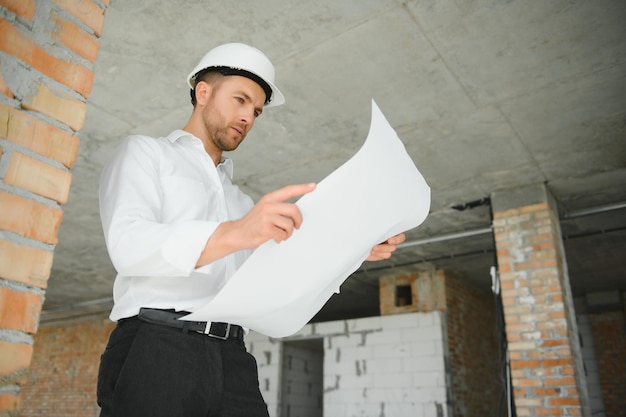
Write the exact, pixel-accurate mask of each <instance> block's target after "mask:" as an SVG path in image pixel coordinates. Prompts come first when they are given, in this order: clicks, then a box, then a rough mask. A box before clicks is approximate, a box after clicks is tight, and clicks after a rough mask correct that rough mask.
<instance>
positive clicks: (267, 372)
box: [247, 312, 448, 417]
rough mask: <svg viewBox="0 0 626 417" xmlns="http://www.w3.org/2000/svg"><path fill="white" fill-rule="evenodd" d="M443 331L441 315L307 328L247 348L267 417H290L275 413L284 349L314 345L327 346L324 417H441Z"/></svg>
mask: <svg viewBox="0 0 626 417" xmlns="http://www.w3.org/2000/svg"><path fill="white" fill-rule="evenodd" d="M443 325H444V324H443V316H442V313H439V312H431V313H411V314H401V315H390V316H381V317H370V318H362V319H353V320H339V321H333V322H326V323H316V324H309V325H307V326H305V327H304V328H303V329H302V330H301V331H300V332H298V333H297V334H296V335H294V336H292V337H290V338H286V339H282V340H272V339H270V338H268V337H266V336H263V335H260V334H258V333H254V332H251V333H250V334H249V335H248V336H247V344H248V349H249V350H250V352H251V353H252V354H253V355H254V356H255V357H256V358H257V362H258V365H259V380H260V384H261V391H262V393H263V395H264V397H265V400H266V401H267V403H268V408H269V411H270V415H271V416H272V417H278V416H281V417H287V416H283V415H281V414H280V413H279V410H280V409H281V387H279V386H278V385H279V381H281V375H282V373H283V364H282V363H281V362H282V359H281V358H282V356H283V343H282V342H284V341H290V340H304V339H316V338H323V343H324V345H323V346H324V349H323V354H324V360H323V367H324V369H323V375H324V395H323V398H324V412H323V415H324V416H326V417H350V416H376V417H378V416H385V417H394V416H412V417H446V416H447V415H448V413H447V405H446V386H445V381H446V374H445V366H444V351H443V330H442V326H443ZM289 417H296V416H295V415H293V414H292V415H291V416H289ZM299 417H307V416H305V415H301V416H299Z"/></svg>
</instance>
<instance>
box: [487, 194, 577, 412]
mask: <svg viewBox="0 0 626 417" xmlns="http://www.w3.org/2000/svg"><path fill="white" fill-rule="evenodd" d="M494 226H495V229H494V233H495V239H496V250H497V256H498V264H499V270H500V279H501V288H502V303H503V306H504V315H505V322H506V337H507V341H508V347H509V355H510V363H511V376H512V384H513V388H514V394H515V405H516V410H517V415H518V416H578V415H581V413H582V411H581V410H582V403H581V397H580V395H579V394H580V393H579V390H580V389H581V387H580V386H579V385H578V384H577V377H579V378H580V377H581V375H576V373H577V366H576V362H575V359H576V356H575V353H574V350H575V349H578V350H579V345H578V346H576V344H575V343H574V342H573V341H574V340H577V339H576V338H577V333H576V331H575V329H574V328H573V327H572V322H571V321H570V320H568V316H567V314H566V307H567V305H566V303H565V301H564V295H565V294H567V291H568V287H569V285H568V284H567V282H564V271H563V266H562V263H563V257H564V255H563V253H562V251H561V245H560V244H559V243H558V242H560V232H559V230H558V221H557V220H556V219H555V216H554V214H552V210H551V208H550V206H549V205H548V204H547V203H538V204H533V205H529V206H524V207H521V208H518V209H511V210H506V211H501V212H496V213H494ZM570 298H571V297H570ZM570 301H571V300H570ZM583 385H584V384H583Z"/></svg>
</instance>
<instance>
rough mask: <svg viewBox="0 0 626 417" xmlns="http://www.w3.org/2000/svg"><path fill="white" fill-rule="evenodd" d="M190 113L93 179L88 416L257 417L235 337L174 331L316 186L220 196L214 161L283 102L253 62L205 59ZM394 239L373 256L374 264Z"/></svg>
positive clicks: (223, 172) (245, 53) (269, 75)
mask: <svg viewBox="0 0 626 417" xmlns="http://www.w3.org/2000/svg"><path fill="white" fill-rule="evenodd" d="M187 81H188V84H189V86H190V88H191V101H192V104H193V106H194V109H193V112H192V114H191V117H190V118H189V121H188V122H187V124H186V125H185V126H184V128H183V129H182V130H176V131H174V132H172V133H171V134H170V135H169V136H167V137H162V138H158V139H155V138H149V137H146V136H139V135H136V136H131V137H129V138H127V139H126V140H125V141H123V142H122V144H121V146H120V149H119V150H118V152H117V153H116V154H115V155H114V157H113V158H112V160H111V162H110V163H109V165H108V166H107V167H106V168H105V170H104V171H103V173H102V179H101V184H100V211H101V218H102V225H103V229H104V234H105V240H106V243H107V249H108V251H109V255H110V257H111V260H112V262H113V265H114V266H115V268H116V270H117V272H118V275H117V277H116V279H115V283H114V287H113V293H114V306H113V310H112V312H111V316H110V317H111V319H112V320H114V321H117V323H118V324H117V326H116V328H115V330H114V331H113V332H112V334H111V336H110V340H109V343H108V345H107V348H106V350H105V352H104V353H103V355H102V358H101V363H100V371H99V375H98V404H99V405H100V406H101V408H102V411H101V416H102V417H109V416H117V417H120V416H128V417H131V416H132V417H141V416H151V417H158V416H164V417H165V416H167V417H176V416H180V417H183V416H184V417H194V416H198V417H200V416H203V417H204V416H246V417H254V416H267V415H268V411H267V406H266V405H265V403H264V401H263V398H262V396H261V393H260V390H259V385H258V375H257V367H256V362H255V360H254V357H253V356H251V355H250V354H248V353H247V351H246V348H245V345H244V342H243V336H244V333H245V329H242V328H241V327H240V326H238V325H237V323H228V324H226V323H210V322H209V323H202V322H188V321H183V320H178V318H180V317H181V316H184V315H186V314H188V313H189V312H193V311H195V310H197V309H198V308H199V307H201V306H203V305H205V304H207V303H208V302H209V301H210V300H211V299H212V298H213V297H214V296H215V294H216V293H217V292H218V291H219V289H220V288H221V287H222V286H223V285H224V283H225V282H226V281H227V280H228V278H230V277H231V276H232V275H233V273H234V272H235V271H236V270H237V268H239V267H240V266H241V265H242V264H243V262H244V261H245V260H246V258H247V257H248V256H249V255H250V253H251V251H252V250H253V249H254V248H256V247H258V246H259V245H261V244H262V243H264V242H266V241H268V240H270V239H274V240H275V241H276V242H280V241H283V240H285V239H288V238H289V237H290V236H291V234H292V232H293V230H294V228H296V229H297V228H299V227H300V225H301V224H302V222H303V221H306V220H304V219H303V218H302V215H301V213H300V211H299V210H298V207H297V206H296V205H295V204H293V203H289V202H287V201H288V200H289V199H290V198H292V197H296V196H299V195H303V194H306V193H309V192H311V191H313V190H314V189H315V184H297V185H289V186H286V187H283V188H281V189H279V190H276V191H274V192H271V193H269V194H267V195H265V196H263V197H262V198H261V199H260V200H259V202H258V203H257V204H256V205H254V204H253V202H252V200H251V199H250V198H249V197H248V196H247V195H245V194H243V193H242V192H241V191H240V190H239V188H238V187H237V186H235V185H233V184H232V182H231V178H232V162H231V161H230V160H229V159H225V158H223V156H222V153H223V152H224V151H232V150H235V149H236V148H237V147H238V145H239V144H240V143H241V142H242V141H243V140H244V138H245V137H246V135H247V133H248V132H249V131H250V129H251V128H252V126H253V125H254V122H255V120H256V118H257V117H258V116H260V115H261V113H262V112H263V110H264V108H268V107H272V106H277V105H280V104H282V103H284V98H283V95H282V93H281V92H280V91H279V90H278V88H276V86H275V85H274V67H273V65H272V63H271V62H270V61H269V59H268V58H267V57H266V56H265V55H264V54H263V53H262V52H261V51H259V50H258V49H256V48H253V47H250V46H248V45H244V44H239V43H231V44H225V45H221V46H218V47H216V48H214V49H212V50H211V51H209V52H208V53H207V54H206V55H205V56H204V57H203V58H202V60H201V61H200V63H199V64H198V65H197V66H196V68H194V70H193V71H192V72H191V73H190V74H189V76H188V79H187ZM403 240H404V235H398V236H395V237H393V238H391V239H389V241H387V242H385V243H384V244H381V245H377V246H376V247H375V248H373V249H372V252H371V254H370V256H369V258H368V259H369V260H379V259H386V258H388V257H389V256H390V255H391V252H393V251H394V250H395V245H397V244H398V243H400V242H402V241H403Z"/></svg>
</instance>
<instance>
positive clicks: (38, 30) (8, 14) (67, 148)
mask: <svg viewBox="0 0 626 417" xmlns="http://www.w3.org/2000/svg"><path fill="white" fill-rule="evenodd" d="M107 4H108V0H0V8H2V16H3V17H0V183H1V184H2V191H0V210H1V212H0V232H2V233H1V237H0V415H7V416H12V415H16V413H17V411H16V410H17V408H18V406H19V401H20V400H19V392H20V386H21V385H22V384H23V383H24V381H25V380H26V375H27V372H28V367H29V365H30V363H31V356H32V352H33V337H32V336H33V335H34V334H35V333H36V331H37V325H38V322H39V314H40V312H41V308H42V304H43V298H44V293H45V289H46V286H47V282H48V278H49V276H50V269H51V267H52V259H53V253H54V245H56V244H57V243H58V239H57V234H58V230H59V226H60V224H61V220H62V217H63V213H62V210H61V205H62V204H64V203H65V202H66V201H67V198H68V194H69V187H70V182H71V173H70V169H71V168H72V166H73V165H74V162H75V160H76V155H77V151H78V136H77V131H78V130H80V128H81V127H82V125H83V121H84V118H85V110H86V106H87V98H88V97H89V94H90V92H91V85H92V82H93V71H92V63H93V61H94V59H95V57H96V55H97V53H98V46H99V36H100V32H101V29H102V24H103V22H104V11H105V9H106V6H107ZM60 57H63V58H60Z"/></svg>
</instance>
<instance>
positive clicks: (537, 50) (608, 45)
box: [43, 0, 626, 321]
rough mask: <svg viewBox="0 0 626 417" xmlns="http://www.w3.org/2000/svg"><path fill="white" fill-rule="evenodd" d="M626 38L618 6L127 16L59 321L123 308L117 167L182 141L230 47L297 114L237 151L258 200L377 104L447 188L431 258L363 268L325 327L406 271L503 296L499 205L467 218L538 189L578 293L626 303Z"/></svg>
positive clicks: (73, 231) (88, 156) (74, 225)
mask: <svg viewBox="0 0 626 417" xmlns="http://www.w3.org/2000/svg"><path fill="white" fill-rule="evenodd" d="M624 22H626V3H624V2H623V1H621V0H599V1H559V0H554V1H549V2H533V3H532V5H530V4H529V3H528V2H527V1H523V0H514V1H504V0H503V1H494V0H467V1H459V0H437V1H435V0H430V1H417V0H415V1H410V0H408V1H399V0H358V1H357V0H352V1H347V0H346V1H340V2H338V1H331V0H319V1H315V2H305V1H296V2H287V1H278V0H261V1H255V2H248V1H243V2H228V3H222V2H217V1H205V0H202V1H201V0H196V1H190V0H151V1H132V2H128V1H120V0H111V3H110V6H109V7H108V9H107V12H106V21H105V27H104V31H103V35H102V39H101V47H100V52H99V56H98V59H97V61H96V62H95V64H94V71H95V81H94V86H93V92H92V94H91V96H90V97H89V107H88V112H87V118H86V121H85V127H84V129H83V130H82V131H81V132H80V137H81V147H80V151H79V156H78V161H77V163H76V167H75V168H74V169H73V183H72V189H71V194H70V200H69V202H68V203H67V205H66V206H65V207H64V210H65V215H64V220H63V224H62V226H61V230H60V236H59V238H60V242H59V244H58V245H57V247H56V249H55V260H54V266H53V270H52V275H51V278H50V281H49V288H48V290H47V294H46V302H45V305H44V310H45V311H44V315H43V320H44V321H45V320H46V318H48V319H52V318H55V317H56V318H59V317H66V318H67V317H70V316H72V315H79V314H81V315H84V314H87V313H89V312H92V313H95V312H101V311H105V310H107V309H108V308H109V307H110V297H111V288H112V283H113V279H114V276H115V273H114V270H113V268H112V266H111V263H110V261H109V259H108V256H107V254H106V250H105V247H104V241H103V237H102V231H101V227H100V221H99V216H98V202H97V188H98V177H99V175H100V171H101V169H102V167H103V165H104V163H105V162H106V161H107V160H108V158H109V156H110V155H111V153H112V150H113V149H114V148H115V146H116V145H117V143H118V142H119V140H120V138H122V137H123V136H125V135H128V134H131V133H143V134H148V135H156V136H160V135H166V134H168V133H169V132H170V131H171V130H173V129H177V128H180V127H182V126H183V124H184V123H185V122H186V120H187V118H188V116H189V114H190V112H191V105H190V104H189V102H188V89H187V87H186V84H185V77H186V75H187V73H188V72H189V71H190V70H191V68H193V67H194V66H195V64H196V63H197V61H198V60H199V58H200V57H201V56H202V55H203V54H204V53H205V52H206V51H208V50H209V49H210V48H212V47H213V46H216V45H218V44H220V43H223V42H230V41H240V42H245V43H249V44H251V45H254V46H257V47H258V48H260V49H262V50H263V51H265V52H266V53H267V55H268V56H269V57H270V58H271V59H272V60H273V62H274V64H275V67H276V71H277V85H278V86H279V88H281V90H282V91H283V93H284V94H285V96H286V98H287V104H286V105H285V106H281V107H278V108H275V109H270V110H269V111H266V112H265V113H264V114H263V116H262V117H261V118H260V119H259V120H258V121H257V123H256V125H255V128H254V129H253V131H252V133H251V134H250V135H249V136H248V138H247V140H246V142H244V144H243V145H242V146H241V147H240V149H238V150H237V151H236V152H234V153H232V154H231V155H230V157H232V158H233V159H234V161H235V181H236V183H238V184H239V185H240V186H241V187H242V188H243V189H244V191H246V192H248V193H249V194H250V195H251V196H252V197H253V198H255V199H258V198H259V197H260V196H261V195H263V194H264V193H266V192H268V191H271V190H273V189H276V188H278V187H281V186H283V185H286V184H289V183H295V182H309V181H319V180H321V179H322V178H324V177H325V176H326V175H328V174H329V173H330V172H331V171H332V170H334V169H335V168H337V167H338V166H340V165H341V164H342V163H343V162H345V161H346V160H347V159H348V158H349V157H350V156H352V155H353V154H354V153H355V152H356V151H357V150H358V149H359V147H360V145H361V144H362V142H363V140H364V139H365V137H366V135H367V130H368V128H369V118H370V101H371V99H372V98H374V99H375V100H376V102H377V103H378V105H379V106H380V108H381V110H382V111H383V113H384V114H385V115H386V117H387V119H388V120H389V122H390V123H391V125H392V126H393V127H394V128H395V129H396V131H397V132H398V135H399V136H400V138H401V139H402V141H403V142H404V143H405V145H406V148H407V150H408V151H409V153H410V155H411V156H412V158H413V160H414V161H415V163H416V164H417V166H418V167H419V168H420V171H421V172H422V174H423V175H424V177H425V178H426V179H427V181H428V182H429V184H430V186H431V188H432V205H431V214H430V215H429V218H428V219H427V220H426V222H425V223H424V224H423V225H422V226H420V227H419V228H417V229H416V230H413V231H411V232H410V233H409V234H408V236H409V240H410V241H411V242H413V243H414V245H407V247H405V248H402V249H400V250H398V252H397V253H396V256H394V259H393V260H392V261H387V262H383V263H368V264H366V265H365V266H364V267H363V268H362V269H361V270H359V271H358V272H357V273H355V274H354V275H353V276H352V277H350V278H349V279H348V280H347V281H346V283H345V284H344V286H343V287H342V295H341V296H340V297H341V298H339V297H335V298H334V299H332V300H331V302H329V304H328V305H327V306H326V307H325V309H324V310H322V312H321V313H320V316H319V318H320V319H322V318H333V317H344V316H345V317H348V316H358V315H367V314H377V308H378V277H379V275H380V274H384V273H388V272H389V268H393V267H396V268H413V269H415V268H446V269H450V270H452V271H455V272H456V273H457V274H458V275H460V276H462V277H464V278H466V279H468V280H470V281H472V282H474V283H476V285H479V286H483V287H484V288H485V289H488V287H489V285H490V278H489V267H490V265H492V264H493V257H494V254H493V241H492V237H491V235H490V233H488V230H486V228H487V229H488V227H489V225H490V217H489V207H488V206H487V205H478V206H477V207H475V208H469V209H466V210H455V209H453V208H452V207H453V206H455V205H462V204H465V203H468V202H474V201H479V200H481V199H484V198H488V197H489V196H491V195H492V193H494V192H496V191H499V190H508V189H515V188H523V187H525V186H528V185H534V184H540V183H545V184H547V187H548V188H549V189H550V191H551V192H552V193H553V194H554V196H555V197H556V199H557V201H558V202H559V205H560V206H559V207H560V211H561V216H562V218H563V222H562V229H563V233H564V235H565V236H566V237H567V239H566V240H565V247H566V252H567V259H568V267H569V274H570V280H571V283H572V290H573V291H574V293H575V294H578V295H580V294H584V293H586V292H595V291H606V290H613V289H617V288H621V289H625V288H626V286H625V281H626V278H625V274H624V270H625V269H626V261H624V254H626V204H625V202H626V25H625V24H624ZM588 209H590V211H591V213H590V214H588V215H583V214H585V212H583V210H588ZM466 231H473V233H470V235H471V236H469V237H464V238H454V237H458V234H459V233H461V232H466ZM436 240H441V241H440V242H436ZM433 241H435V242H433Z"/></svg>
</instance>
